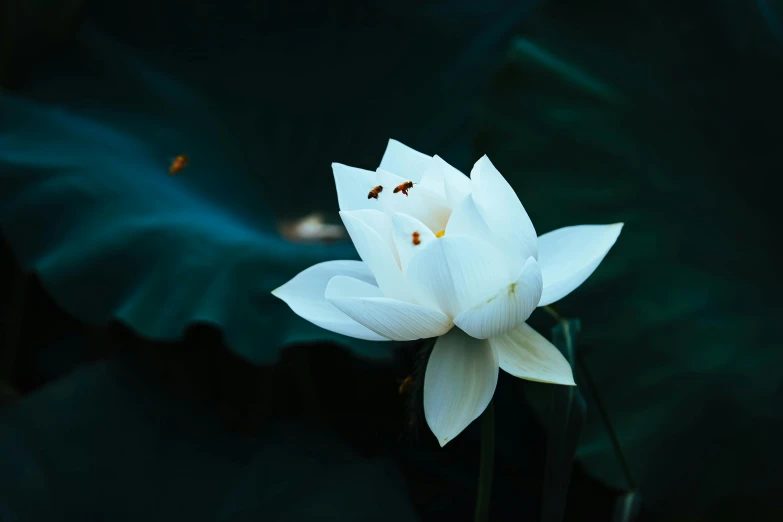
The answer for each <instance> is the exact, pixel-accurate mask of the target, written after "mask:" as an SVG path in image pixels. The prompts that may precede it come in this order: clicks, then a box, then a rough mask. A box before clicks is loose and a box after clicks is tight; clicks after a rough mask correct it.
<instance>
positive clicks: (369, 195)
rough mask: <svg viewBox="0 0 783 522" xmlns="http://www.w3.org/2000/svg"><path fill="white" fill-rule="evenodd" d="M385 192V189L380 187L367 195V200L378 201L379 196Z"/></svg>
mask: <svg viewBox="0 0 783 522" xmlns="http://www.w3.org/2000/svg"><path fill="white" fill-rule="evenodd" d="M381 192H383V187H382V186H381V185H378V186H377V187H375V188H374V189H372V190H371V191H370V193H369V194H367V199H378V194H380V193H381Z"/></svg>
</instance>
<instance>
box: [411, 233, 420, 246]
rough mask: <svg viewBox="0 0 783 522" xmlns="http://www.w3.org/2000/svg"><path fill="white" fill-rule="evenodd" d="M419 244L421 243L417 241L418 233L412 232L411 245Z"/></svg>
mask: <svg viewBox="0 0 783 522" xmlns="http://www.w3.org/2000/svg"><path fill="white" fill-rule="evenodd" d="M419 243H421V239H419V233H418V232H414V233H413V244H414V245H418V244H419Z"/></svg>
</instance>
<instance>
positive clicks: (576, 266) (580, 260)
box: [538, 223, 623, 306]
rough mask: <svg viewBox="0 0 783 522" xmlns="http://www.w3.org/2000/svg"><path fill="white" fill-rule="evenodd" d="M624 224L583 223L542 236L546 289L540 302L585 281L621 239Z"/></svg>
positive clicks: (541, 258) (554, 298)
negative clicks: (618, 239) (619, 238)
mask: <svg viewBox="0 0 783 522" xmlns="http://www.w3.org/2000/svg"><path fill="white" fill-rule="evenodd" d="M622 228H623V224H622V223H615V224H614V225H579V226H575V227H565V228H559V229H557V230H553V231H552V232H547V233H546V234H544V235H543V236H541V237H540V238H538V244H539V247H540V249H541V251H540V254H539V258H538V262H539V263H540V264H541V273H542V274H543V275H544V293H543V295H542V296H541V302H540V303H538V306H545V305H548V304H550V303H554V302H555V301H557V300H559V299H562V298H563V297H565V296H567V295H568V294H570V293H571V292H573V291H574V290H575V289H576V288H577V287H578V286H579V285H581V284H582V283H584V282H585V280H586V279H587V278H588V277H590V275H591V274H592V273H593V272H594V271H595V269H596V268H597V267H598V265H599V264H600V263H601V261H603V259H604V257H605V256H606V253H607V252H609V249H610V248H612V245H614V243H615V241H617V237H618V236H619V235H620V231H621V230H622Z"/></svg>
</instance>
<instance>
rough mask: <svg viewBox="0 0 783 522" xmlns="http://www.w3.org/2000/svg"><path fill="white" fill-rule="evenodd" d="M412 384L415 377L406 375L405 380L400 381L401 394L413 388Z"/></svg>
mask: <svg viewBox="0 0 783 522" xmlns="http://www.w3.org/2000/svg"><path fill="white" fill-rule="evenodd" d="M412 385H413V377H412V376H410V375H409V376H408V377H405V380H403V381H402V382H401V383H400V388H399V390H398V391H399V393H400V395H402V394H403V393H407V392H409V391H410V390H411V386H412Z"/></svg>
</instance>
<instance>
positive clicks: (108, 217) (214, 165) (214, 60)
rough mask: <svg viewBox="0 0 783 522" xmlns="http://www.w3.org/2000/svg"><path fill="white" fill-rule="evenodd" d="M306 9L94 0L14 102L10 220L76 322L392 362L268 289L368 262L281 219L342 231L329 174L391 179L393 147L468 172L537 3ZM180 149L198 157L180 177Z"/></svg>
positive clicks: (1, 172)
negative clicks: (463, 166) (513, 44)
mask: <svg viewBox="0 0 783 522" xmlns="http://www.w3.org/2000/svg"><path fill="white" fill-rule="evenodd" d="M306 4H307V5H305V4H302V5H299V4H297V3H296V2H294V3H293V4H292V5H291V6H288V7H285V6H280V7H269V8H268V9H266V8H260V7H259V5H258V4H257V3H253V2H249V3H246V4H245V3H231V4H230V5H223V4H220V3H218V4H214V5H212V4H211V5H210V6H208V7H201V8H198V9H195V8H193V6H192V5H191V3H189V2H187V3H185V2H175V1H172V2H162V3H161V2H152V1H150V2H112V3H111V4H110V5H109V4H96V5H95V6H94V7H93V9H92V10H91V11H90V14H89V17H88V23H87V25H86V26H85V27H84V28H83V30H82V31H81V32H80V33H79V35H78V38H77V39H76V42H75V43H74V44H73V45H72V46H70V47H67V48H64V49H63V50H62V52H61V53H60V54H59V55H58V56H57V60H56V63H50V64H48V65H47V66H46V67H44V68H41V69H39V70H38V72H37V74H36V75H34V76H33V77H32V78H31V81H30V82H28V84H26V86H25V88H24V89H22V90H21V92H20V93H18V94H14V95H13V96H12V95H10V94H8V93H0V225H1V226H2V230H3V232H4V234H5V235H6V236H7V238H8V241H9V243H10V244H11V246H12V248H13V250H14V253H15V254H16V256H17V257H18V259H19V260H20V261H21V263H22V264H23V266H24V267H25V268H26V269H28V270H34V271H36V272H37V273H38V274H39V275H40V277H41V280H42V281H43V283H44V285H45V287H46V288H47V290H48V291H49V292H51V294H52V295H53V296H54V297H55V299H56V300H57V302H58V303H59V304H61V305H62V306H63V307H64V308H65V309H66V310H68V311H70V312H71V313H73V314H75V315H76V316H78V317H79V318H81V319H84V320H87V321H92V322H102V321H105V320H106V319H107V318H109V317H111V316H114V317H117V318H119V319H121V320H122V321H124V322H126V323H127V324H129V325H130V326H131V327H132V328H134V329H135V330H136V331H138V332H140V333H141V334H143V335H145V336H147V337H151V338H155V339H172V338H177V337H179V336H180V334H181V332H182V330H183V328H185V327H186V326H187V325H188V324H191V323H193V322H207V323H211V324H215V325H217V326H218V327H220V328H221V329H222V330H223V331H224V332H225V336H226V340H227V343H228V345H229V346H230V347H231V348H232V349H233V350H235V351H236V352H237V353H239V354H240V355H242V356H243V357H245V358H248V359H250V360H252V361H255V362H262V363H268V362H272V361H274V360H275V358H276V357H277V351H278V349H277V347H279V346H280V345H281V344H283V343H286V342H295V341H306V340H315V339H337V340H339V341H341V342H345V343H348V344H350V346H351V347H352V348H354V350H355V351H357V352H358V353H360V354H362V355H366V356H377V357H383V356H385V355H387V354H388V349H389V346H390V344H389V343H367V342H358V341H353V340H349V339H347V338H345V337H342V336H337V335H331V334H329V333H328V332H325V331H323V330H321V329H318V328H315V327H313V326H311V325H309V324H308V323H306V322H305V321H303V320H301V319H299V318H298V317H296V316H295V315H294V314H293V313H292V312H291V311H290V310H289V309H288V308H287V307H286V306H285V304H283V303H282V302H280V301H278V300H276V299H274V298H272V297H271V296H270V294H269V292H270V291H271V290H272V289H274V288H275V287H277V286H279V285H280V284H282V283H284V282H285V281H286V280H287V279H289V278H291V277H293V276H294V275H295V274H296V273H297V272H299V271H300V270H302V269H304V268H306V267H308V266H310V265H312V264H314V263H317V262H319V261H324V260H329V259H341V258H342V259H355V258H356V254H355V251H354V249H353V247H352V246H350V245H349V244H344V243H343V244H338V245H332V246H324V245H321V246H302V245H294V244H290V243H288V242H286V241H285V240H283V239H282V238H281V237H280V236H279V234H278V232H277V225H278V223H279V221H280V220H281V219H283V218H292V217H297V216H303V215H306V214H309V213H311V212H313V211H322V212H323V213H325V214H326V215H330V216H333V218H334V219H335V220H337V203H336V197H335V191H334V183H333V179H332V175H331V169H330V163H331V162H332V161H338V160H339V161H343V162H346V163H350V164H356V165H358V166H363V167H367V168H374V166H375V165H377V164H378V162H379V161H380V157H381V155H382V153H383V149H384V147H385V145H386V142H387V140H388V138H390V137H395V138H398V139H401V140H404V141H407V142H409V143H411V144H412V145H414V146H417V147H419V148H421V149H422V150H427V151H430V152H432V153H435V152H439V153H441V154H443V155H445V156H446V157H449V158H453V161H454V162H455V163H458V162H460V161H462V162H464V161H465V160H467V158H469V157H470V154H469V148H468V147H467V145H469V143H470V140H471V138H472V136H473V135H474V133H475V128H476V127H475V126H474V125H472V124H471V122H472V121H473V117H472V115H473V113H474V112H475V110H476V106H477V102H478V99H479V96H480V94H481V92H482V88H483V87H484V86H485V85H486V84H487V83H488V80H489V77H490V74H491V73H492V72H493V71H494V70H495V67H496V66H498V65H499V63H500V61H501V59H502V51H503V49H505V46H506V44H507V38H508V36H509V33H510V31H511V29H512V28H513V26H514V24H515V23H517V22H518V21H519V19H520V18H521V16H522V15H523V14H524V13H526V12H527V10H528V9H529V7H530V6H531V5H532V4H531V3H525V2H521V3H515V2H505V1H499V2H493V3H489V4H487V5H484V6H483V7H482V8H480V9H470V8H467V7H461V6H458V5H455V6H451V7H442V8H433V7H424V6H413V5H411V6H409V8H410V9H409V10H407V11H406V10H398V9H399V6H398V7H393V6H390V5H389V6H387V5H386V4H384V3H381V4H378V5H373V4H367V5H365V3H358V2H357V3H355V4H346V5H344V6H342V7H339V6H337V7H335V6H328V5H327V4H323V5H321V4H320V3H316V4H314V5H310V3H306ZM199 5H201V4H199ZM286 5H287V4H286ZM258 9H260V10H261V11H259V12H256V11H258ZM357 17H358V18H357ZM107 35H111V37H109V36H107ZM180 153H185V154H188V155H189V156H190V158H191V162H190V164H189V165H188V166H187V168H186V169H185V170H184V171H182V172H180V173H179V174H178V175H177V176H169V175H168V173H167V168H168V165H169V161H170V159H171V158H172V157H174V156H176V155H177V154H180ZM260 339H264V342H263V343H262V342H260ZM262 345H263V346H268V347H269V348H267V349H263V350H262V349H261V348H259V347H260V346H262Z"/></svg>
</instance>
